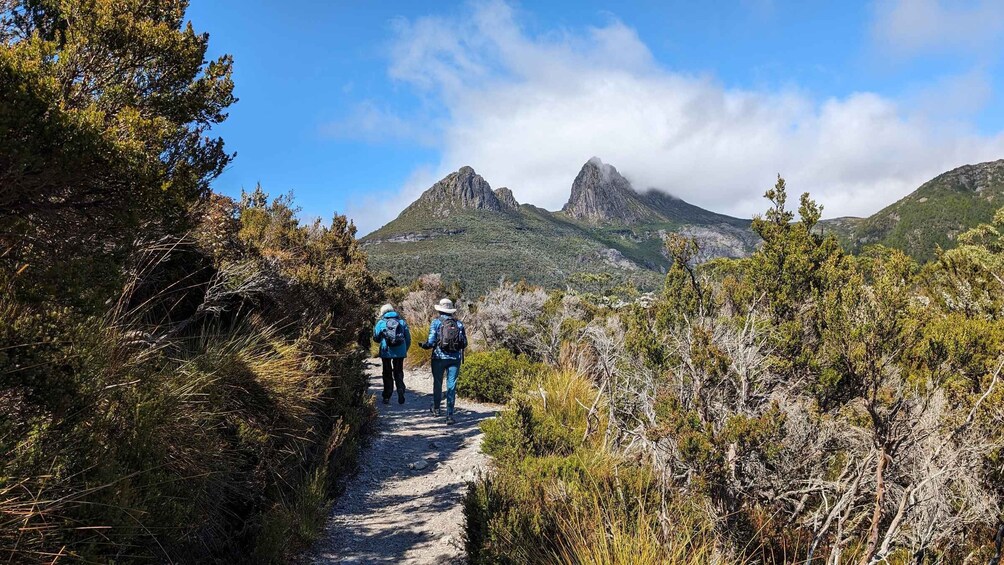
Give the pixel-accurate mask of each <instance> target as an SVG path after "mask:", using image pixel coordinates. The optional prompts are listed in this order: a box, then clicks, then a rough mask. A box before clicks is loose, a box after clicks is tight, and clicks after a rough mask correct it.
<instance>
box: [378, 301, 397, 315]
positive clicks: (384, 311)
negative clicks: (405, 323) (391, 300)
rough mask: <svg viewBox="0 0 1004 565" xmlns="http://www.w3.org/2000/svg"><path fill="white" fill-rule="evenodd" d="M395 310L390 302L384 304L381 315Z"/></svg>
mask: <svg viewBox="0 0 1004 565" xmlns="http://www.w3.org/2000/svg"><path fill="white" fill-rule="evenodd" d="M393 311H394V307H393V306H391V305H390V304H384V305H383V306H381V307H380V315H381V316H383V315H384V314H386V313H387V312H393Z"/></svg>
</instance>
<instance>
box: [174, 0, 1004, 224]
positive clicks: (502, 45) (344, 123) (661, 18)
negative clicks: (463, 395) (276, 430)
mask: <svg viewBox="0 0 1004 565" xmlns="http://www.w3.org/2000/svg"><path fill="white" fill-rule="evenodd" d="M1001 4H1002V3H1000V2H995V1H989V0H988V1H968V2H967V1H957V2H950V3H949V2H938V1H937V0H889V1H885V2H871V1H867V2H840V3H837V2H825V3H824V2H797V1H792V2H786V1H781V0H776V1H772V0H739V1H736V2H731V3H728V2H713V3H711V2H708V3H696V2H689V1H680V2H654V1H653V2H617V3H611V2H594V1H578V2H565V1H560V2H547V3H530V2H524V3H515V2H510V3H506V2H503V1H501V0H492V1H479V2H436V3H418V2H396V1H390V2H379V3H377V2H365V3H363V2H359V3H345V2H322V1H305V0H304V1H287V2H283V3H277V2H265V1H255V0H243V1H240V2H238V1H235V0H211V1H210V0H192V3H191V6H190V8H189V14H188V16H189V18H190V19H191V20H192V22H193V25H194V26H195V28H196V29H197V30H198V31H205V32H208V33H209V34H210V51H211V53H210V54H211V55H218V54H222V53H230V54H232V55H233V56H234V60H235V77H234V78H235V81H236V85H237V86H236V93H237V96H238V97H239V98H240V101H239V102H238V103H237V104H236V105H234V107H233V108H232V110H231V112H230V118H229V120H228V121H227V122H226V123H225V124H223V125H221V126H220V127H219V128H218V130H217V131H218V133H219V134H220V135H222V136H223V137H224V139H225V140H226V142H227V145H228V147H229V148H230V150H232V151H236V152H237V158H236V160H235V161H234V163H233V164H232V165H231V166H230V167H229V169H228V170H227V171H226V172H225V173H224V174H223V175H222V176H221V177H220V178H219V179H217V181H216V182H215V185H214V186H215V188H216V190H219V191H221V192H224V193H227V194H232V195H233V194H238V193H239V192H240V189H241V187H245V188H251V187H253V186H254V184H255V183H256V182H259V181H260V182H261V183H262V185H263V186H264V187H265V189H266V190H267V191H269V192H271V193H272V194H279V193H283V192H286V191H289V190H292V191H293V192H294V193H295V195H296V200H297V202H298V203H299V204H300V205H301V206H302V207H303V214H304V216H307V217H310V216H322V217H329V216H330V215H331V214H332V213H334V212H340V213H347V214H349V215H350V216H351V217H353V218H354V219H355V220H356V222H357V224H359V226H360V231H362V232H363V233H365V232H367V231H369V230H372V229H375V228H376V227H379V225H381V224H382V223H384V222H386V221H388V220H389V219H391V218H393V217H394V216H395V215H396V214H397V213H398V212H399V211H400V210H401V209H403V208H404V206H406V205H407V204H408V202H410V201H411V200H412V199H414V198H415V197H416V196H417V195H418V194H419V193H420V192H421V191H422V190H423V189H424V188H427V187H428V186H429V185H430V184H431V183H432V182H434V181H435V180H437V179H438V178H440V177H441V176H443V175H444V174H445V173H447V172H449V171H451V170H455V169H456V168H458V167H459V166H461V165H464V164H470V165H472V166H473V167H474V168H475V169H476V170H477V171H478V172H480V173H481V174H482V175H483V176H485V178H486V179H487V180H488V181H489V182H490V183H491V184H492V186H495V187H497V186H502V185H507V186H509V187H510V188H511V189H512V190H513V192H514V193H515V195H516V197H517V199H519V200H520V201H521V202H530V203H533V204H537V205H541V206H544V207H546V208H550V209H555V208H558V207H560V206H561V204H562V202H563V201H564V200H565V199H566V198H567V193H568V189H569V186H570V184H571V181H572V179H573V178H574V177H575V174H576V173H577V171H578V168H579V166H581V164H582V163H583V162H585V161H586V160H587V159H589V158H590V157H592V156H594V155H596V156H599V157H601V158H602V159H603V160H604V161H606V162H609V163H611V164H613V165H615V166H616V167H618V169H620V170H621V172H622V173H624V174H625V175H626V176H627V177H628V178H629V179H631V180H632V182H633V183H634V184H635V185H636V187H639V188H644V187H646V186H650V187H656V188H659V189H662V190H665V191H667V192H670V193H672V194H674V195H677V196H680V197H683V198H684V199H686V200H689V201H691V202H693V203H695V204H698V205H701V206H705V207H707V208H710V209H713V210H716V211H720V212H725V213H731V214H735V215H745V216H749V215H751V214H753V213H755V212H757V211H758V210H761V209H762V208H763V204H762V201H761V199H760V196H761V195H762V193H763V190H764V188H766V187H767V186H769V184H771V182H772V179H773V177H774V175H776V174H777V173H781V174H784V175H785V176H786V177H787V178H788V180H789V185H790V186H791V187H792V188H793V189H794V190H795V191H802V190H809V191H810V192H812V193H813V195H814V196H816V197H817V199H818V200H820V201H821V202H822V203H823V204H824V207H825V212H826V215H827V216H836V215H845V214H856V215H861V214H869V213H872V212H874V211H876V210H877V209H879V208H881V207H882V206H884V205H886V204H889V203H891V202H893V201H895V200H896V199H898V198H900V197H902V196H903V195H905V194H907V193H908V192H910V191H911V190H913V189H914V188H916V186H917V185H919V184H920V182H923V180H926V179H927V178H930V177H931V176H933V175H935V174H937V173H938V172H941V171H943V170H946V169H948V168H951V167H954V166H957V165H960V164H964V163H967V162H978V161H982V160H988V159H992V158H1002V157H1004V136H1002V134H1001V132H1002V131H1004V105H1002V100H1004V98H1002V96H1004V94H1002V91H1001V89H1002V87H1004V81H1002V79H1001V73H1000V66H1001V53H1004V51H1002V50H1001V47H1002V38H1004V7H1001V6H1000V5H1001Z"/></svg>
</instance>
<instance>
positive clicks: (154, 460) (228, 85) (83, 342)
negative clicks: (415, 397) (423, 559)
mask: <svg viewBox="0 0 1004 565" xmlns="http://www.w3.org/2000/svg"><path fill="white" fill-rule="evenodd" d="M186 5H187V3H186V2H183V1H167V2H165V1H160V2H140V1H128V2H121V1H112V0H97V1H78V0H62V1H56V0H23V1H16V0H9V1H5V2H2V3H0V41H2V47H0V100H2V102H0V187H2V190H0V454H3V455H2V458H0V559H3V560H4V561H6V562H56V561H60V562H61V561H84V562H101V563H108V562H116V563H127V562H137V561H144V562H150V561H152V562H168V561H173V562H205V561H213V560H222V561H233V560H236V559H237V557H238V556H240V560H242V561H245V562H247V561H256V562H274V561H278V560H281V559H283V557H284V556H285V555H286V554H287V553H288V552H289V551H291V550H292V549H294V548H295V547H296V545H297V544H298V543H302V542H303V541H305V540H306V539H307V538H308V537H309V536H310V535H311V534H312V532H313V531H314V529H315V528H316V527H317V525H318V521H319V520H320V518H322V517H323V513H322V512H323V504H324V501H325V499H326V497H327V495H328V493H329V490H330V489H331V487H333V486H334V485H335V482H334V481H335V478H337V477H338V475H339V474H340V473H342V472H343V471H344V470H346V469H347V468H348V467H349V466H350V465H351V464H352V458H353V455H354V453H355V450H356V449H357V445H358V441H359V434H360V430H361V428H362V427H363V426H365V424H366V422H367V421H368V417H369V414H370V410H371V408H370V406H369V405H368V404H367V402H366V399H365V398H364V396H363V391H364V390H365V381H364V378H363V377H362V371H361V361H362V358H361V349H360V348H359V347H358V337H359V335H360V332H361V331H365V325H366V324H367V323H369V322H370V320H369V318H370V313H371V312H372V307H373V305H374V304H375V302H376V301H377V299H379V298H380V296H379V294H380V287H379V285H378V284H377V283H376V281H375V280H374V279H373V277H372V276H371V275H370V273H369V271H368V270H367V266H366V261H365V257H364V256H363V255H362V253H361V252H360V250H359V249H358V247H357V244H356V241H355V239H354V228H353V226H352V225H351V224H350V223H348V222H347V221H346V219H345V218H342V217H336V218H335V219H334V220H333V222H332V223H331V224H330V225H327V226H325V225H321V224H320V223H315V224H313V225H308V226H304V225H300V223H299V222H298V221H297V219H296V210H295V208H293V207H292V205H291V203H290V202H289V200H288V199H286V198H280V199H276V200H272V201H269V199H268V197H267V196H266V195H265V194H264V193H263V192H262V191H261V190H260V189H257V190H255V191H254V192H252V193H249V194H245V195H244V197H243V198H242V199H241V201H240V202H236V201H233V200H230V199H227V198H223V197H219V196H214V195H212V194H211V193H210V191H209V182H210V181H211V180H212V179H213V178H214V177H215V176H216V175H218V174H219V172H220V171H221V170H222V169H223V167H224V166H225V165H226V164H227V163H228V162H229V160H230V158H231V155H230V154H228V153H227V152H226V151H225V150H224V148H223V143H222V141H221V140H219V139H212V138H210V137H208V133H209V131H210V128H211V127H212V126H213V125H214V124H217V123H219V122H221V121H222V120H223V119H224V118H225V117H226V114H225V110H226V108H227V106H229V105H230V104H231V103H232V102H233V101H234V98H233V95H232V89H233V83H232V81H231V78H230V75H231V64H230V59H229V57H222V58H220V59H218V60H215V61H210V62H208V63H207V62H206V61H205V60H204V56H205V52H206V47H207V40H208V38H207V36H206V35H204V34H202V35H200V34H197V33H195V32H194V31H193V30H192V29H191V27H190V26H186V25H185V24H184V23H183V17H184V13H185V9H186Z"/></svg>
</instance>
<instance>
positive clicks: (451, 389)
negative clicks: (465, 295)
mask: <svg viewBox="0 0 1004 565" xmlns="http://www.w3.org/2000/svg"><path fill="white" fill-rule="evenodd" d="M435 308H436V311H437V312H439V316H438V317H437V318H436V319H434V320H432V324H430V325H429V339H428V340H427V341H426V342H425V343H422V344H420V346H421V347H422V349H432V350H433V351H432V407H431V408H430V411H431V412H432V415H433V416H437V417H438V416H439V415H440V411H439V407H440V405H441V404H442V401H443V376H444V375H445V376H446V423H447V424H453V423H454V422H455V420H454V419H453V408H454V405H455V403H456V399H457V377H458V376H459V375H460V363H461V362H462V361H463V358H464V349H466V348H467V332H466V330H464V324H463V323H462V322H461V321H460V320H458V319H456V318H455V317H454V316H453V315H454V313H456V311H457V309H456V308H455V307H454V306H453V301H452V300H450V299H449V298H444V299H442V300H440V301H439V304H437V305H436V306H435Z"/></svg>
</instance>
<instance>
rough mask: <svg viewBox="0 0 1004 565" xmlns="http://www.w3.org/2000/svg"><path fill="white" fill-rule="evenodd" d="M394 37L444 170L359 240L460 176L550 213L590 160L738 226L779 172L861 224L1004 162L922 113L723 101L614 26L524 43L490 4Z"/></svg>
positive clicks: (405, 80) (998, 143)
mask: <svg viewBox="0 0 1004 565" xmlns="http://www.w3.org/2000/svg"><path fill="white" fill-rule="evenodd" d="M395 34H396V35H395V39H394V42H393V45H392V48H391V51H390V52H391V64H390V67H389V73H390V75H391V77H392V78H394V79H396V80H397V81H400V83H401V84H402V85H404V86H406V87H408V88H411V89H413V90H414V91H415V92H416V93H418V95H419V96H421V97H422V98H423V99H425V100H426V101H427V103H428V104H430V105H438V106H439V107H440V108H441V114H442V118H441V119H437V120H436V123H435V124H430V130H434V131H435V135H436V136H437V139H438V147H439V149H440V151H441V160H440V162H439V163H437V164H435V165H433V166H432V167H431V169H432V170H430V171H423V172H422V173H419V174H416V175H414V176H413V181H412V182H411V183H409V184H408V185H407V186H405V187H404V188H403V189H402V191H401V194H400V195H399V201H398V202H397V205H396V206H391V207H390V208H393V209H386V210H374V209H373V207H370V206H368V207H366V208H367V209H366V210H363V209H360V210H357V211H350V213H353V215H355V216H356V217H357V219H358V221H359V222H360V224H361V227H362V229H363V231H364V232H365V231H367V229H371V228H375V227H377V226H379V225H380V224H382V223H383V222H384V221H386V220H389V219H390V218H392V217H393V216H394V215H396V213H397V212H398V211H399V210H401V209H402V208H403V207H404V206H406V205H407V203H408V202H410V201H411V200H413V199H414V197H415V196H417V194H418V193H420V192H421V190H424V189H425V188H427V187H428V186H429V184H431V182H430V183H429V184H425V185H421V184H419V183H423V182H427V181H430V180H434V179H435V178H438V177H439V176H442V174H444V173H445V172H448V171H450V170H455V169H457V168H458V167H459V166H460V165H463V164H470V165H473V166H474V167H475V168H476V169H477V170H478V171H479V172H480V173H481V174H483V175H484V177H485V178H486V179H487V180H488V181H489V182H490V183H492V184H493V185H496V186H501V185H506V186H509V187H510V188H511V189H512V191H513V193H514V194H515V197H516V199H517V200H519V201H520V202H529V203H532V204H535V205H538V206H542V207H545V208H548V209H557V208H559V207H560V206H561V205H562V203H563V202H564V201H565V199H567V197H568V193H569V188H570V185H571V182H572V179H573V178H574V176H575V173H576V171H577V170H578V168H579V165H580V164H581V163H582V161H583V160H584V159H586V158H588V157H589V156H592V155H597V156H599V157H601V158H602V159H604V160H605V161H608V162H613V163H617V166H618V169H619V170H620V172H621V173H622V174H624V176H626V177H627V178H628V179H629V180H630V181H631V182H632V184H633V185H634V186H636V187H639V188H645V187H657V188H660V189H663V190H667V191H669V192H671V193H672V194H674V195H675V196H678V197H680V198H683V199H685V200H688V201H690V202H693V203H694V204H697V205H700V206H702V207H705V208H708V209H711V210H714V211H717V212H722V213H727V214H731V215H736V216H746V217H748V216H750V215H751V214H753V213H756V212H758V211H760V210H762V208H763V202H762V199H761V195H762V194H763V191H764V189H765V188H766V187H768V186H770V185H771V184H772V183H773V180H774V177H775V175H776V174H777V173H779V172H780V173H781V174H783V175H784V176H785V177H787V179H788V180H789V186H791V187H792V188H793V190H795V191H799V192H800V191H803V190H809V191H811V192H812V194H813V196H814V197H816V199H817V200H819V201H820V202H821V203H823V204H824V206H825V208H826V215H827V216H835V215H846V214H855V215H864V214H869V213H872V212H874V211H875V210H877V209H878V208H880V207H881V206H882V205H885V204H888V203H890V202H892V201H894V200H896V199H897V198H899V197H901V196H903V195H905V194H907V193H909V192H910V191H912V190H913V189H915V188H916V187H917V186H918V185H919V184H920V183H921V182H923V181H925V180H926V179H929V178H931V177H932V176H934V175H935V174H937V173H939V172H941V171H944V170H947V169H950V168H952V167H954V166H957V165H959V164H963V163H967V162H978V161H985V160H989V159H993V158H997V157H999V156H1002V155H1004V136H1002V135H1000V134H998V135H991V136H988V135H985V134H981V133H979V132H977V131H976V130H975V128H973V127H971V126H970V125H968V124H967V123H966V122H964V121H959V120H949V119H945V118H939V117H938V116H937V115H934V114H929V113H926V112H923V111H920V112H918V111H917V107H922V106H923V105H922V104H919V105H918V104H907V103H905V102H903V101H898V100H894V99H890V98H887V97H883V96H880V95H878V94H875V93H869V92H857V93H853V94H850V95H847V96H844V97H833V98H825V99H815V98H813V97H812V96H811V95H809V94H807V93H805V92H802V91H800V90H798V89H797V88H790V89H782V90H773V91H768V90H756V89H741V88H730V87H726V86H723V85H722V84H720V83H718V82H717V81H716V80H715V79H714V78H713V77H712V76H702V75H692V74H685V73H681V72H677V71H675V70H673V69H672V68H667V67H665V66H663V65H661V64H660V63H659V62H657V61H656V60H655V58H654V57H653V55H652V53H651V52H650V50H649V48H648V47H647V46H646V45H645V43H644V42H643V41H642V40H641V39H640V38H639V36H638V35H637V33H635V31H634V30H633V29H632V28H630V27H628V26H626V25H625V24H624V23H622V22H620V21H618V20H616V19H610V20H609V21H607V22H606V23H605V24H604V25H601V26H598V27H591V28H587V29H575V30H571V29H550V30H544V31H536V30H535V31H529V30H528V29H527V26H526V25H524V21H523V19H522V17H521V15H520V14H519V13H518V12H517V11H516V10H515V9H514V8H513V7H512V6H510V5H508V4H506V3H504V2H500V1H493V2H487V3H481V4H475V5H473V6H472V7H470V8H469V9H468V10H467V11H466V12H465V13H464V14H462V15H459V16H456V17H423V18H417V19H414V20H400V21H398V22H396V24H395ZM385 207H386V206H385Z"/></svg>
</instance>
